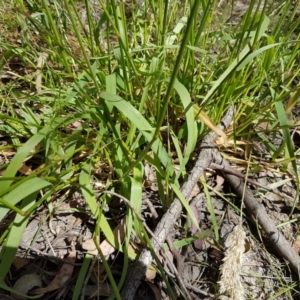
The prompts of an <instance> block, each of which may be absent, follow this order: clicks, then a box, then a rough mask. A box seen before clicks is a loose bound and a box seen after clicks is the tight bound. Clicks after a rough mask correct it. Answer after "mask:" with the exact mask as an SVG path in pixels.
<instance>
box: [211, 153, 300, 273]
mask: <svg viewBox="0 0 300 300" xmlns="http://www.w3.org/2000/svg"><path fill="white" fill-rule="evenodd" d="M214 155H215V161H216V162H217V163H218V164H219V165H222V166H224V167H225V168H226V169H229V170H230V169H231V166H230V164H229V162H228V161H227V160H226V159H225V158H223V157H222V156H221V154H220V153H219V152H217V151H214ZM224 177H225V179H226V180H227V181H228V182H229V184H230V185H231V186H232V187H233V188H234V189H235V191H236V193H237V195H238V196H239V197H240V198H242V197H243V196H244V203H245V206H246V209H247V210H248V212H250V214H251V215H252V216H253V218H254V219H255V220H257V222H258V224H259V225H260V226H261V227H262V229H263V230H264V232H265V234H266V236H267V237H268V238H269V239H270V241H271V242H272V244H273V246H274V248H275V249H276V251H277V252H278V253H279V254H280V255H281V256H282V257H283V258H285V259H286V260H287V261H288V262H289V263H290V266H291V268H292V269H293V270H294V272H296V274H298V276H300V257H299V255H298V254H297V253H296V251H295V250H294V249H293V248H292V247H291V246H290V244H289V243H288V241H287V240H286V239H285V237H284V236H283V235H282V233H281V232H280V231H279V230H278V229H277V227H276V225H275V224H274V222H273V220H272V219H271V218H270V217H269V215H268V214H267V212H266V210H265V208H264V206H263V205H262V204H260V203H259V202H258V200H257V199H255V198H254V196H253V194H252V192H251V190H250V189H249V188H247V187H245V184H244V182H243V181H242V180H241V179H240V178H239V177H237V176H235V175H232V174H229V173H226V172H224Z"/></svg>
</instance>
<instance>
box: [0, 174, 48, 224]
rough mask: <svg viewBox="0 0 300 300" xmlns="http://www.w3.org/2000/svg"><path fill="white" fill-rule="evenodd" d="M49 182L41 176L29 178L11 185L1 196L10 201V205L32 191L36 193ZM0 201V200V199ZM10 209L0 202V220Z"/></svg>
mask: <svg viewBox="0 0 300 300" xmlns="http://www.w3.org/2000/svg"><path fill="white" fill-rule="evenodd" d="M50 185H51V183H49V182H48V181H46V180H44V179H41V178H29V179H28V180H26V181H23V182H22V183H21V184H16V187H12V190H11V191H10V192H8V193H7V194H5V195H3V196H2V198H3V199H4V200H5V201H6V202H8V203H10V205H16V204H17V203H19V202H20V201H22V200H23V199H24V198H26V197H30V195H32V194H34V193H38V192H39V191H40V190H42V189H44V188H46V187H49V186H50ZM0 202H1V201H0ZM10 210H11V208H8V207H5V205H4V204H2V203H0V221H1V220H2V219H3V218H4V216H5V215H6V214H7V213H8V212H9V211H10Z"/></svg>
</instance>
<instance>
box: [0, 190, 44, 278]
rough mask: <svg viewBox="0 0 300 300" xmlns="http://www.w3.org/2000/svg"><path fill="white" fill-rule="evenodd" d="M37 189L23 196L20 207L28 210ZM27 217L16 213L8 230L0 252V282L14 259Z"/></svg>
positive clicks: (32, 203)
mask: <svg viewBox="0 0 300 300" xmlns="http://www.w3.org/2000/svg"><path fill="white" fill-rule="evenodd" d="M37 194H38V191H36V192H33V193H31V194H30V195H29V196H26V197H24V200H23V202H22V204H21V206H20V208H21V209H24V210H28V209H29V208H31V207H32V206H33V205H34V202H35V200H36V196H37ZM27 223H28V218H27V217H23V216H21V215H19V214H17V215H16V217H15V220H14V223H13V226H12V228H11V230H10V231H9V234H8V236H7V238H6V241H5V244H4V245H3V247H2V250H1V253H0V282H2V281H3V280H4V279H5V277H6V275H7V273H8V272H9V269H10V267H11V265H12V263H13V261H14V259H15V255H16V253H17V250H18V247H19V245H20V242H21V239H22V236H23V232H24V230H25V228H26V226H27Z"/></svg>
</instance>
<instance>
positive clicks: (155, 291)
mask: <svg viewBox="0 0 300 300" xmlns="http://www.w3.org/2000/svg"><path fill="white" fill-rule="evenodd" d="M146 283H147V284H148V286H149V287H150V289H151V290H152V292H153V294H154V296H155V299H156V300H162V296H161V292H160V291H159V289H158V287H157V286H156V284H154V283H152V282H149V281H147V282H146Z"/></svg>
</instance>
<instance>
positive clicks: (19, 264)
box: [13, 257, 29, 270]
mask: <svg viewBox="0 0 300 300" xmlns="http://www.w3.org/2000/svg"><path fill="white" fill-rule="evenodd" d="M28 263H29V260H28V259H26V258H21V257H15V259H14V262H13V265H14V267H15V268H16V270H19V269H21V268H23V267H24V266H26V265H27V264H28Z"/></svg>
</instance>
